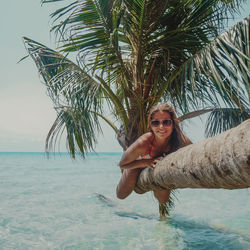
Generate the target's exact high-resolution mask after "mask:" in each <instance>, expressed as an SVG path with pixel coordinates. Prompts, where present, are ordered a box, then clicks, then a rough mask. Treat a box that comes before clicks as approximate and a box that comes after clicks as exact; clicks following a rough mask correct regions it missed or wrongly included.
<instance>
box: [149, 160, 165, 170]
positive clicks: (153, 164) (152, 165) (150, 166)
mask: <svg viewBox="0 0 250 250" xmlns="http://www.w3.org/2000/svg"><path fill="white" fill-rule="evenodd" d="M162 159H163V157H158V158H155V159H153V160H152V163H151V164H150V165H149V166H148V167H149V168H151V169H152V170H154V169H155V167H156V164H157V163H158V162H159V161H161V160H162Z"/></svg>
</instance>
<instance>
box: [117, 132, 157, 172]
mask: <svg viewBox="0 0 250 250" xmlns="http://www.w3.org/2000/svg"><path fill="white" fill-rule="evenodd" d="M152 139H153V135H152V133H151V132H149V133H146V134H143V135H142V136H141V137H139V138H138V139H137V140H136V141H135V142H134V143H133V144H132V145H130V146H129V147H128V149H127V150H126V151H125V152H124V154H123V155H122V158H121V160H120V163H119V166H120V168H121V169H135V168H144V167H146V166H148V164H151V163H152V159H141V160H138V158H139V157H140V156H143V155H146V154H147V153H148V152H149V150H150V147H151V142H152Z"/></svg>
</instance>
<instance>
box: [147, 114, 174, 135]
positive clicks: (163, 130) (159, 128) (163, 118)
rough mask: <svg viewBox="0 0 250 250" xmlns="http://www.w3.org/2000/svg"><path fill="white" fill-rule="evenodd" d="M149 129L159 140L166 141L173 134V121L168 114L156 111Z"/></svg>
mask: <svg viewBox="0 0 250 250" xmlns="http://www.w3.org/2000/svg"><path fill="white" fill-rule="evenodd" d="M150 126H151V129H152V131H153V133H154V134H155V136H156V137H158V138H159V139H167V138H169V137H170V136H171V134H172V132H173V127H174V126H173V121H172V119H171V116H170V114H169V113H168V112H164V111H158V112H157V113H155V114H154V115H153V117H152V120H151V124H150Z"/></svg>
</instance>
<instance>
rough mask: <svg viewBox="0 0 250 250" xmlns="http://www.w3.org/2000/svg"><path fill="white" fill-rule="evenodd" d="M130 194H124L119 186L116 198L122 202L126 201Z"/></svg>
mask: <svg viewBox="0 0 250 250" xmlns="http://www.w3.org/2000/svg"><path fill="white" fill-rule="evenodd" d="M128 195H129V194H126V193H124V192H122V191H121V190H120V188H119V186H117V188H116V197H117V198H118V199H120V200H124V199H125V198H127V197H128Z"/></svg>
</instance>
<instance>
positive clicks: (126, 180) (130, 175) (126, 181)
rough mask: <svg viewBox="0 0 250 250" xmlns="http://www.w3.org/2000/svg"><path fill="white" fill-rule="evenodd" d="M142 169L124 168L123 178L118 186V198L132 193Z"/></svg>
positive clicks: (123, 197)
mask: <svg viewBox="0 0 250 250" xmlns="http://www.w3.org/2000/svg"><path fill="white" fill-rule="evenodd" d="M141 170H142V169H138V168H136V169H125V170H123V172H122V177H121V180H120V182H119V184H118V185H117V188H116V196H117V198H119V199H125V198H126V197H127V196H129V195H130V194H131V193H132V191H133V189H134V187H135V184H136V181H137V178H138V176H139V174H140V172H141Z"/></svg>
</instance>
